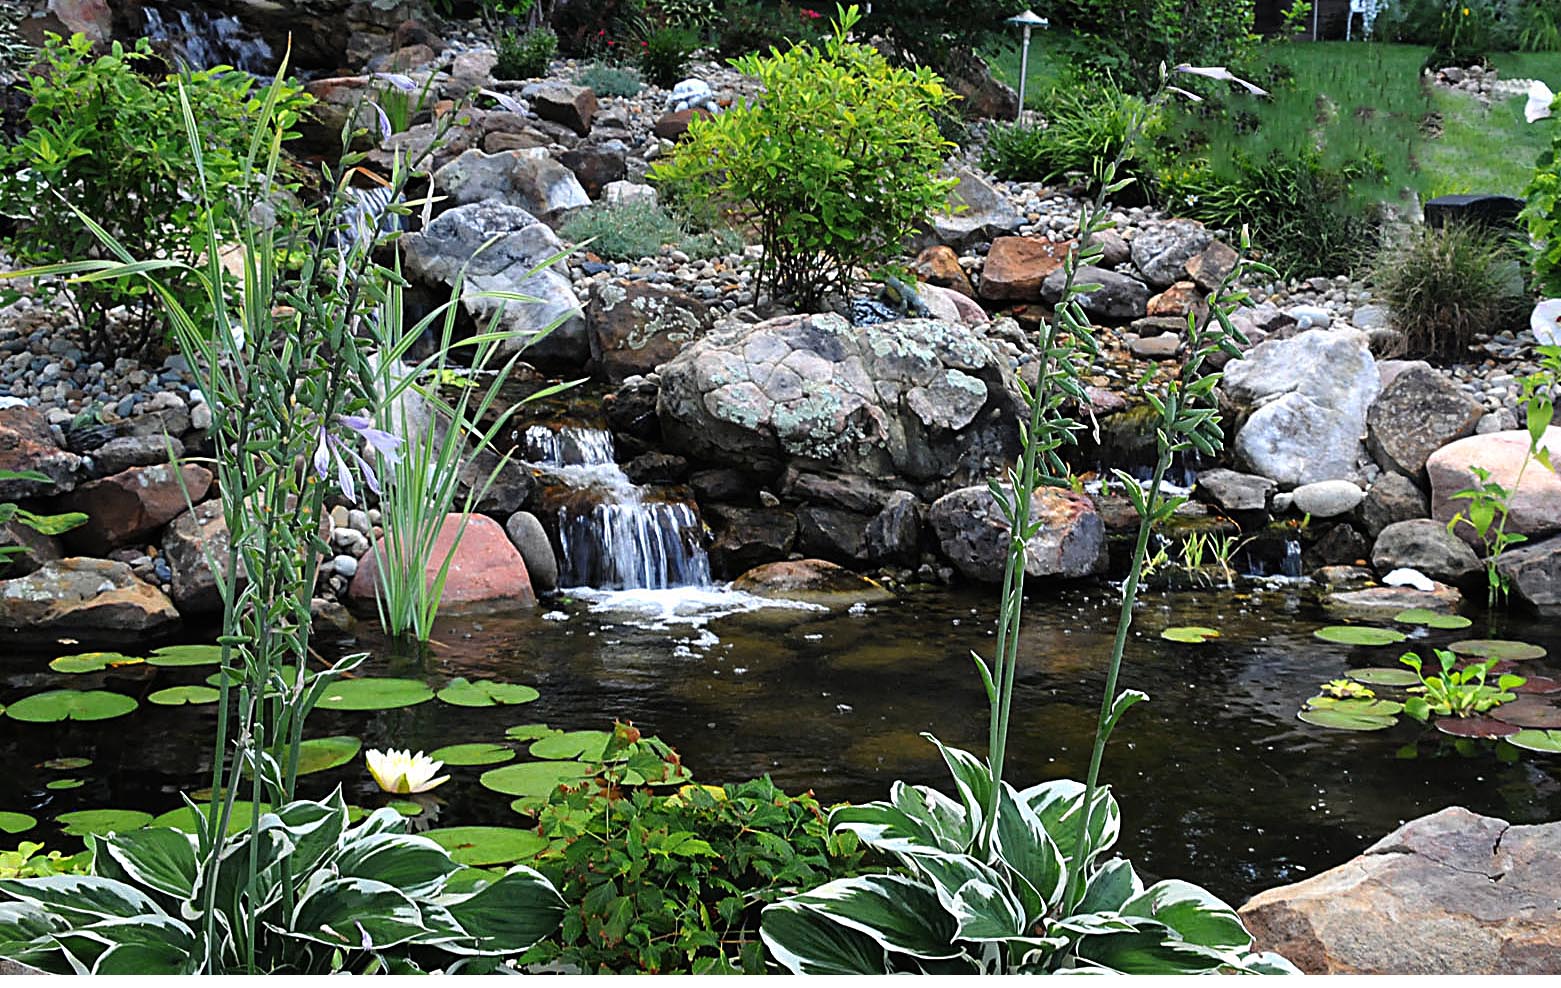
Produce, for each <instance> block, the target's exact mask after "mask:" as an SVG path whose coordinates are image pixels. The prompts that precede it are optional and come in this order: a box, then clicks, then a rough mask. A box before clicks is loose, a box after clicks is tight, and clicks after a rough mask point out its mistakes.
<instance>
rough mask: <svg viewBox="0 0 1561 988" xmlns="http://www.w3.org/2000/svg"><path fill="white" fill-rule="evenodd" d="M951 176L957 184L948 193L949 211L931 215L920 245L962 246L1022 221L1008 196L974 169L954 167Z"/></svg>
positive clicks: (1006, 230)
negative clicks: (929, 225) (927, 228)
mask: <svg viewBox="0 0 1561 988" xmlns="http://www.w3.org/2000/svg"><path fill="white" fill-rule="evenodd" d="M952 177H953V178H956V179H958V180H959V184H958V185H957V186H955V188H954V191H953V193H952V194H950V196H949V205H950V211H949V212H946V213H938V214H936V215H934V216H933V217H932V218H931V220H930V221H929V222H930V224H931V229H930V230H928V231H927V233H926V234H925V235H923V237H922V238H921V241H922V243H921V244H920V246H925V245H926V244H927V243H940V244H947V245H948V246H950V247H952V248H954V249H955V250H965V249H966V248H969V247H973V246H975V245H976V244H981V243H990V242H991V241H992V240H994V239H996V238H997V237H999V236H1002V235H1003V234H1005V233H1012V232H1013V231H1014V230H1017V229H1019V227H1020V225H1021V224H1023V223H1024V217H1023V216H1021V215H1019V211H1018V210H1017V209H1015V208H1014V206H1013V203H1011V202H1009V201H1008V197H1007V196H1005V195H1003V194H1002V193H1001V192H999V191H997V190H996V189H994V188H993V187H992V185H991V183H989V182H988V181H987V180H986V179H985V178H982V177H981V175H980V174H979V173H978V172H976V171H974V170H972V169H969V168H955V169H954V170H953V172H952ZM960 207H964V208H960Z"/></svg>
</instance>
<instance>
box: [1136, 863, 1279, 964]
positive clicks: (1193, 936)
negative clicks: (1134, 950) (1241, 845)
mask: <svg viewBox="0 0 1561 988" xmlns="http://www.w3.org/2000/svg"><path fill="white" fill-rule="evenodd" d="M1119 912H1121V914H1122V915H1123V916H1143V917H1146V918H1148V919H1155V920H1158V921H1160V922H1161V923H1164V924H1165V925H1166V926H1168V927H1170V928H1171V930H1172V931H1174V933H1175V934H1176V935H1177V937H1178V938H1180V939H1182V940H1185V941H1186V942H1188V943H1194V944H1197V945H1198V946H1200V947H1209V948H1212V949H1214V950H1220V951H1225V952H1240V951H1244V950H1247V949H1248V948H1250V947H1251V946H1252V934H1250V933H1248V932H1247V928H1246V927H1245V926H1243V925H1242V923H1241V919H1240V918H1239V917H1238V916H1237V915H1236V911H1235V910H1234V909H1232V908H1230V906H1228V905H1226V904H1225V903H1224V902H1222V901H1221V900H1220V899H1219V898H1218V897H1217V896H1215V895H1214V894H1213V893H1211V892H1208V891H1206V890H1204V889H1201V888H1199V887H1198V886H1196V885H1193V884H1191V883H1190V882H1183V881H1177V880H1175V879H1172V880H1169V881H1164V882H1158V883H1156V884H1155V885H1151V886H1150V887H1149V888H1147V889H1145V890H1144V891H1143V892H1140V893H1139V894H1138V895H1135V896H1133V897H1132V898H1131V899H1129V900H1128V901H1127V902H1125V903H1123V905H1122V908H1121V909H1120V910H1119Z"/></svg>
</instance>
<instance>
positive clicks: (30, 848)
mask: <svg viewBox="0 0 1561 988" xmlns="http://www.w3.org/2000/svg"><path fill="white" fill-rule="evenodd" d="M42 852H43V845H42V844H39V843H36V842H34V841H25V840H24V841H22V842H21V843H20V844H18V845H17V847H16V850H14V851H0V879H7V878H47V877H49V876H51V875H85V874H87V873H88V872H89V871H91V869H92V852H91V851H81V852H79V853H77V854H72V855H69V856H66V855H63V854H61V853H60V852H59V851H50V852H49V853H47V854H44V853H42Z"/></svg>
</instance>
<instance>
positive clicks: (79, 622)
mask: <svg viewBox="0 0 1561 988" xmlns="http://www.w3.org/2000/svg"><path fill="white" fill-rule="evenodd" d="M178 623H179V612H178V611H177V610H175V609H174V606H173V601H171V600H169V599H168V598H167V597H166V596H164V594H163V592H162V591H161V590H158V589H157V588H156V587H154V586H152V585H151V584H150V583H143V582H141V581H140V580H138V579H136V577H135V575H134V574H133V573H131V572H130V567H129V566H126V565H125V564H124V563H116V562H111V561H109V560H107V559H84V558H80V557H74V556H73V557H70V558H67V559H58V560H55V561H53V562H49V563H46V564H45V565H44V566H43V567H42V568H40V569H39V570H38V571H37V572H34V573H31V574H29V575H27V576H24V577H21V578H20V579H16V580H5V581H3V582H0V628H4V629H7V630H9V631H10V632H11V634H12V635H14V636H15V638H16V639H21V640H25V641H40V640H43V641H51V640H54V639H56V638H58V637H60V636H61V635H69V636H71V637H74V638H77V639H80V640H81V641H82V642H84V643H91V644H103V645H110V644H114V645H117V644H125V643H140V642H144V641H146V640H147V639H149V638H154V637H156V636H158V635H160V634H163V633H166V632H168V631H171V630H173V629H174V628H175V627H176V626H177V625H178ZM8 640H15V639H12V638H8Z"/></svg>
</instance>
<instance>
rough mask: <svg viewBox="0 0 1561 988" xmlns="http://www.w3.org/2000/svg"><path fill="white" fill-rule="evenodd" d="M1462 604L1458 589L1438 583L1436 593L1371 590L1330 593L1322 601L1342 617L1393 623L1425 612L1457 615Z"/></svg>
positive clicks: (1397, 588)
mask: <svg viewBox="0 0 1561 988" xmlns="http://www.w3.org/2000/svg"><path fill="white" fill-rule="evenodd" d="M1462 602H1463V594H1461V593H1459V592H1458V588H1457V587H1449V586H1447V585H1446V584H1443V583H1438V584H1436V588H1435V589H1434V590H1430V591H1426V590H1416V589H1415V588H1414V587H1368V588H1367V589H1365V590H1351V591H1348V592H1346V593H1331V594H1329V595H1328V596H1327V597H1325V598H1323V607H1325V608H1327V609H1328V611H1329V612H1330V613H1332V614H1335V615H1337V616H1339V617H1347V618H1356V619H1359V620H1362V621H1391V620H1392V619H1393V616H1394V615H1395V614H1398V613H1400V612H1402V611H1408V610H1413V609H1415V608H1423V609H1425V610H1428V611H1436V612H1437V613H1439V614H1454V613H1456V612H1457V611H1458V605H1459V604H1460V603H1462Z"/></svg>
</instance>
